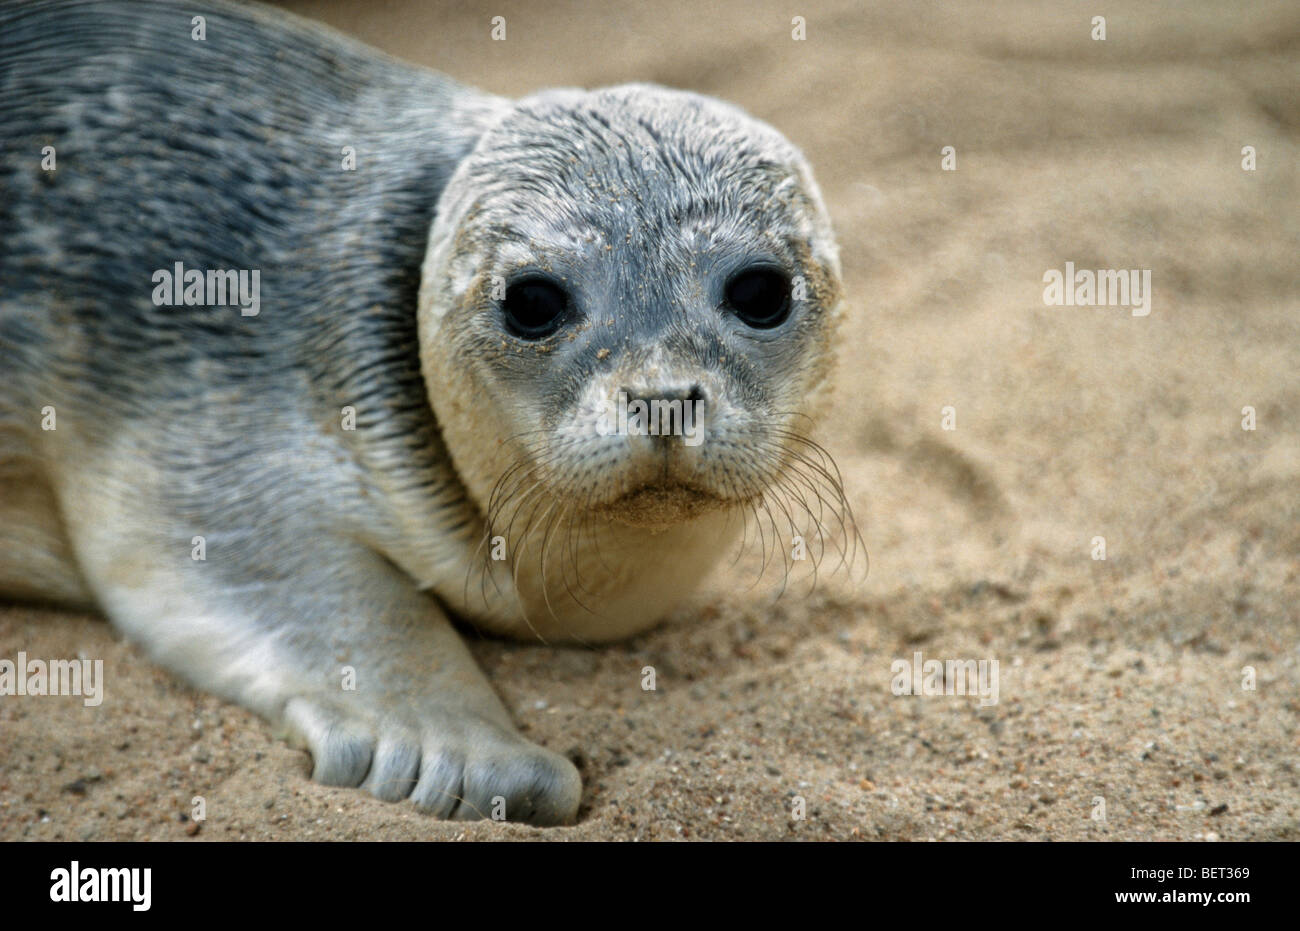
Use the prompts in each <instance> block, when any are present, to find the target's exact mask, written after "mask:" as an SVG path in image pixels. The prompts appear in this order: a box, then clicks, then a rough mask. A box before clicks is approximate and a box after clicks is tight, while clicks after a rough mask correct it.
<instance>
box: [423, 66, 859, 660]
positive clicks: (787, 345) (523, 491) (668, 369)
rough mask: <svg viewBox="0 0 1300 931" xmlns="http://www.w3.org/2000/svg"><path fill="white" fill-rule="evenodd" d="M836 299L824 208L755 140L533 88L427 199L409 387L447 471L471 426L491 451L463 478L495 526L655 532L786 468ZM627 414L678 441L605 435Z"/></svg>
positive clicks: (728, 124)
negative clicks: (671, 431) (413, 382)
mask: <svg viewBox="0 0 1300 931" xmlns="http://www.w3.org/2000/svg"><path fill="white" fill-rule="evenodd" d="M838 300H839V285H838V260H837V254H836V248H835V244H834V240H833V237H832V235H831V232H830V224H829V221H828V219H827V215H826V211H825V209H824V207H823V206H822V204H821V200H820V196H819V193H818V191H817V188H816V186H815V184H814V182H813V181H812V178H811V174H810V172H809V170H808V168H807V165H806V163H805V162H804V160H803V158H802V156H801V155H800V154H799V153H798V151H797V150H795V149H794V147H793V146H791V145H790V144H789V143H788V142H787V141H786V140H785V139H783V138H782V137H781V136H780V135H779V134H778V133H776V132H775V131H774V130H772V129H771V128H769V127H767V126H765V125H763V124H761V123H759V122H757V121H756V120H753V119H752V118H750V117H748V116H746V115H744V114H743V113H741V112H740V111H738V110H736V109H735V108H733V107H731V106H728V105H726V104H723V103H721V102H719V101H715V100H710V99H708V98H704V97H701V96H699V95H695V94H689V93H683V92H678V91H671V90H667V89H665V88H660V87H652V86H648V85H628V86H622V87H614V88H609V89H605V90H599V91H594V92H589V93H584V92H578V91H552V92H547V93H543V94H539V95H536V96H534V97H530V98H526V99H524V100H522V101H520V102H519V103H518V104H516V105H515V106H514V107H513V108H512V110H511V111H510V112H509V114H508V115H507V116H506V117H505V118H503V119H502V120H500V121H499V122H498V123H496V124H495V125H494V126H493V127H492V128H491V129H489V130H488V131H487V132H485V133H484V135H483V137H482V138H481V139H480V141H479V143H478V145H477V146H476V148H475V149H474V151H472V152H471V153H470V154H469V155H468V156H467V157H466V158H465V160H464V161H463V162H462V163H461V164H460V166H459V167H458V169H457V171H456V173H455V174H454V175H453V177H452V179H451V181H450V183H449V184H448V188H447V190H446V192H444V195H443V198H442V201H441V204H440V210H439V216H438V218H437V220H436V221H435V224H434V227H433V230H432V235H431V240H430V249H429V254H428V257H427V259H426V261H425V266H424V274H423V285H422V289H421V299H420V330H421V334H420V335H421V352H422V362H423V371H424V374H425V378H426V380H427V381H428V384H429V397H430V400H431V403H432V405H433V407H434V410H435V412H436V414H437V416H438V420H439V423H440V425H441V427H442V430H443V433H444V436H446V437H447V438H448V445H449V448H450V450H451V454H452V457H453V459H457V460H459V457H460V455H461V452H462V450H466V449H475V450H477V449H479V448H480V447H482V446H483V444H482V442H481V441H479V440H476V439H474V437H476V436H480V435H481V434H482V433H483V432H484V431H485V429H486V432H487V433H488V434H489V435H491V436H493V437H496V438H497V439H498V440H499V441H500V442H499V444H498V446H497V448H494V449H492V450H491V456H492V457H493V458H494V459H495V460H497V461H499V460H500V459H501V458H504V459H506V460H507V462H508V463H509V465H508V468H507V469H506V470H505V471H504V472H503V470H502V469H501V468H500V467H497V468H495V469H493V468H489V467H486V463H483V464H479V463H465V464H463V465H461V466H460V467H459V468H458V473H459V474H460V475H461V476H462V480H464V481H465V482H466V485H467V487H468V488H469V490H470V492H471V493H472V494H473V495H474V497H475V499H476V500H477V501H478V502H479V503H480V505H481V506H482V507H483V510H484V511H485V512H486V513H487V514H488V519H489V523H490V524H491V525H492V526H494V527H501V528H504V527H508V526H511V525H512V522H513V525H514V526H515V527H519V526H521V525H524V524H526V523H527V522H528V517H529V514H530V513H531V512H532V510H534V509H536V508H537V507H538V505H539V503H540V502H559V504H557V505H555V507H554V509H553V510H552V511H551V512H550V514H549V517H548V518H546V519H547V520H550V521H554V522H555V524H557V525H558V526H561V527H564V526H566V525H571V524H575V523H577V524H582V523H583V522H584V521H586V520H588V519H595V520H600V521H604V522H610V521H613V522H616V523H622V524H626V525H631V526H634V527H643V528H652V529H653V528H658V529H662V528H665V527H669V526H679V525H682V524H683V523H686V522H690V521H693V520H695V519H696V518H699V517H701V516H703V515H707V514H711V513H714V512H718V511H723V510H728V509H732V510H734V509H735V508H738V507H742V506H746V505H748V504H750V503H751V502H753V501H754V500H755V499H757V498H759V497H760V496H761V495H762V494H763V493H764V492H765V491H768V492H770V491H771V490H772V489H773V486H774V485H776V484H777V482H778V481H779V479H780V477H781V476H782V475H783V473H785V472H786V471H787V470H788V469H789V467H790V462H791V459H792V457H794V456H797V455H799V454H800V453H801V450H800V449H799V447H798V444H799V442H800V439H799V435H798V431H797V430H796V420H797V419H798V418H800V417H802V416H804V414H805V411H806V409H807V402H808V399H809V396H810V395H811V394H812V393H813V391H814V389H815V388H816V387H818V384H819V382H821V381H822V380H823V379H824V377H825V374H826V368H827V360H828V359H829V357H830V355H831V351H830V346H829V339H830V334H831V331H832V325H833V322H834V315H835V312H836V308H837V304H838ZM467 394H468V395H469V396H471V397H472V398H474V399H475V400H474V403H473V404H472V405H466V404H463V403H460V401H461V399H463V398H464V397H465V396H466V395H467ZM447 397H455V398H456V399H457V402H458V403H455V404H443V403H441V402H442V399H444V398H447ZM637 399H640V400H643V401H644V402H645V404H646V406H647V407H648V408H650V411H649V412H650V413H653V411H654V408H653V407H652V405H680V406H681V410H682V415H683V416H682V417H681V418H680V420H676V419H674V420H673V423H674V425H680V426H681V427H682V429H681V430H680V431H679V433H681V434H689V435H684V436H683V435H679V436H670V435H629V434H635V433H636V431H620V430H609V429H606V428H605V427H606V425H607V422H608V421H609V419H610V415H609V412H610V411H611V410H614V411H621V410H622V409H623V408H624V407H625V406H627V405H628V404H629V403H635V401H636V400H637ZM670 414H671V415H672V417H673V418H676V416H677V409H676V407H675V406H674V407H672V409H671V411H670ZM651 419H652V420H653V418H651ZM489 425H490V426H489ZM692 431H693V432H692ZM692 440H695V442H692ZM521 509H522V510H523V511H524V512H525V514H524V515H523V516H520V514H519V511H520V510H521ZM537 517H538V519H539V520H541V519H542V518H541V517H540V512H539V514H538V515H537ZM645 545H646V547H647V548H651V547H653V544H645ZM688 575H689V573H688ZM553 610H554V609H553V606H552V607H550V608H548V611H547V612H546V613H551V612H553ZM489 623H490V621H489ZM623 632H626V631H623ZM588 635H591V636H599V633H598V632H588Z"/></svg>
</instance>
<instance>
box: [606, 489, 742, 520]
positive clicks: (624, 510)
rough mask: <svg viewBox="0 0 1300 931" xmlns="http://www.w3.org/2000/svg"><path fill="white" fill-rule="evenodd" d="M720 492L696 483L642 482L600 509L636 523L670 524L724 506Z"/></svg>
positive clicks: (610, 514)
mask: <svg viewBox="0 0 1300 931" xmlns="http://www.w3.org/2000/svg"><path fill="white" fill-rule="evenodd" d="M726 505H727V502H726V501H724V500H723V499H722V498H719V497H718V496H717V495H715V494H713V493H711V492H708V491H704V490H703V489H700V488H697V487H695V486H693V485H685V484H678V483H674V484H669V485H664V484H658V485H642V486H640V487H639V488H634V489H632V490H631V491H629V492H626V493H624V494H622V495H619V496H618V497H617V498H615V499H614V500H612V501H609V502H607V503H605V504H602V505H601V506H600V507H599V508H598V510H599V511H600V512H601V513H603V514H606V515H607V516H609V517H610V518H612V519H613V520H616V521H618V522H619V523H622V524H628V525H630V526H633V527H667V526H670V525H672V524H680V523H684V522H686V521H688V520H692V519H693V518H696V517H699V516H701V515H703V514H707V513H709V512H711V511H716V510H718V509H719V508H721V507H725V506H726Z"/></svg>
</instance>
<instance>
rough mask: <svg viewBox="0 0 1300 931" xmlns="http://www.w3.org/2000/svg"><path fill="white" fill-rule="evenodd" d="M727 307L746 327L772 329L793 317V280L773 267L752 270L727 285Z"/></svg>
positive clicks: (744, 272) (734, 278) (737, 276)
mask: <svg viewBox="0 0 1300 931" xmlns="http://www.w3.org/2000/svg"><path fill="white" fill-rule="evenodd" d="M727 305H728V306H729V307H730V308H731V309H732V310H733V311H734V312H735V314H736V316H737V317H739V318H740V319H741V320H742V321H743V322H744V323H745V325H746V326H751V327H753V328H754V329H756V330H770V329H772V328H773V327H776V326H780V325H781V324H782V323H784V322H785V319H786V317H788V316H790V280H789V279H788V278H786V276H785V275H784V274H782V273H781V272H779V271H775V270H774V269H770V268H751V269H749V270H747V271H742V272H741V273H740V274H738V275H736V276H735V277H733V278H732V279H731V280H730V281H729V282H727Z"/></svg>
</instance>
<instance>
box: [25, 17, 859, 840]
mask: <svg viewBox="0 0 1300 931" xmlns="http://www.w3.org/2000/svg"><path fill="white" fill-rule="evenodd" d="M196 15H201V16H203V17H204V20H205V36H204V37H203V38H202V39H198V38H195V36H194V28H195V27H194V22H193V17H194V16H196ZM0 138H3V139H4V140H5V147H4V150H3V153H2V154H0V237H2V243H3V245H2V247H0V372H3V386H2V387H0V594H6V595H10V596H17V597H36V598H43V599H48V600H53V601H60V602H64V603H68V604H76V605H83V606H95V607H97V608H99V609H101V610H103V611H104V612H105V613H106V614H107V615H108V617H109V618H110V620H111V621H112V622H113V623H114V625H115V626H116V627H117V628H118V629H119V630H121V631H122V632H123V633H124V634H125V635H126V636H128V637H130V638H131V639H133V640H135V641H137V642H139V643H141V644H142V645H144V647H145V648H146V649H147V650H148V651H149V652H150V654H151V655H152V656H153V657H154V658H155V659H156V660H157V661H158V662H160V663H161V664H163V665H165V666H167V667H168V668H170V669H172V670H174V671H175V672H176V673H178V674H180V675H182V676H184V677H186V678H187V679H188V680H190V681H191V682H193V683H195V684H196V685H198V686H200V687H202V688H206V689H209V690H212V691H214V692H217V693H219V694H222V695H223V696H226V697H228V698H230V699H231V700H234V701H237V702H239V703H241V704H244V705H246V706H247V707H250V708H252V709H254V710H256V711H257V712H259V713H261V714H262V715H264V716H266V717H267V718H268V719H270V720H271V721H273V722H275V723H276V724H278V725H279V726H280V727H281V728H282V730H283V731H284V732H285V733H286V735H287V736H288V737H290V738H291V739H293V740H295V741H297V742H298V743H300V744H301V745H303V746H305V747H306V748H307V749H309V750H310V751H311V753H312V756H313V760H314V776H315V778H317V779H319V780H321V781H323V782H326V783H329V784H336V785H362V786H364V787H366V788H368V789H369V790H370V791H371V792H373V793H374V794H375V795H377V796H379V797H380V798H385V799H390V800H396V799H401V798H407V797H410V798H412V799H413V800H414V801H415V803H416V804H417V805H419V806H420V807H422V808H424V809H427V810H429V811H431V812H433V813H435V814H437V815H439V816H443V817H457V818H478V817H484V816H487V815H488V814H489V813H491V812H492V811H493V810H494V808H496V807H497V806H498V805H499V804H504V812H505V815H506V817H508V818H510V819H512V820H524V821H530V822H533V823H538V824H555V823H563V822H566V821H569V820H571V819H572V818H573V817H574V815H575V814H576V810H577V805H578V800H579V796H580V791H581V785H580V780H579V777H578V774H577V772H576V770H575V769H574V767H573V766H572V764H571V763H570V762H569V761H568V760H566V759H564V758H562V757H560V756H558V755H556V754H554V753H552V752H550V751H548V750H545V749H543V748H541V747H538V746H536V745H534V744H532V743H530V742H528V741H526V740H525V739H523V738H522V737H521V736H519V735H518V733H517V732H516V730H515V728H514V726H513V724H512V723H511V721H510V719H509V716H508V714H507V712H506V711H505V709H504V707H503V706H502V705H501V703H500V701H499V700H498V699H497V697H496V696H495V695H494V693H493V692H492V690H491V688H490V686H489V685H488V684H487V682H486V680H485V679H484V677H483V676H482V675H481V673H480V672H479V671H478V670H477V669H476V668H475V666H474V664H473V662H472V659H471V658H470V656H469V654H468V651H467V650H466V649H465V647H464V645H463V643H462V642H461V641H460V639H459V637H458V635H457V634H456V633H455V631H454V630H453V628H452V627H451V625H450V624H449V622H448V615H449V614H450V615H452V616H459V617H462V618H464V619H466V620H468V621H470V622H472V623H473V624H475V625H476V626H481V627H485V628H487V629H491V630H494V631H497V632H501V633H505V634H512V635H518V636H525V637H529V636H540V637H542V638H544V639H546V640H552V639H554V640H570V641H578V642H595V641H601V640H609V639H613V638H616V637H621V636H626V635H627V634H630V633H632V632H635V631H637V630H640V629H644V628H645V627H646V626H648V625H649V624H651V623H653V622H654V621H656V620H658V619H659V618H661V617H662V616H663V615H664V613H665V612H666V611H668V610H669V609H671V607H672V605H673V604H675V603H676V601H677V600H678V599H679V598H680V597H681V596H682V595H684V594H685V593H687V592H689V591H690V589H691V587H692V586H693V585H694V584H695V583H696V582H697V581H698V580H699V579H700V578H701V577H702V576H703V575H704V574H705V573H706V572H707V571H708V569H709V568H710V567H711V565H712V564H713V562H714V561H715V560H716V559H717V558H718V556H720V555H721V554H722V553H723V552H725V551H726V549H727V544H728V542H729V541H732V540H734V539H735V537H736V535H737V534H738V533H739V532H741V531H742V529H743V526H744V520H743V519H742V518H743V517H744V516H745V515H746V514H748V513H750V512H752V513H753V514H754V515H755V516H757V515H758V511H757V509H756V507H755V502H756V501H759V500H760V499H761V498H762V496H763V495H764V494H765V493H766V494H768V495H771V494H774V493H777V492H779V490H780V489H782V488H785V489H787V490H788V489H789V488H790V487H791V486H792V485H794V484H796V483H797V481H799V480H802V481H803V482H804V483H805V484H806V485H808V486H809V487H812V486H813V485H815V482H816V481H817V480H819V479H816V478H815V472H814V470H812V469H811V468H810V467H809V468H804V469H803V470H802V471H801V470H800V468H799V465H800V463H803V464H804V465H808V463H809V462H810V460H809V458H808V455H807V453H806V451H804V450H803V449H802V448H801V447H800V446H799V445H798V442H799V440H798V437H797V435H796V434H795V432H794V431H793V428H792V424H793V423H794V419H795V418H798V417H801V416H803V414H804V412H805V411H806V408H807V403H808V398H809V396H810V395H811V394H812V393H813V392H814V390H815V389H816V387H817V385H818V384H819V383H820V382H821V381H822V380H824V375H825V369H826V363H827V360H828V359H829V357H830V348H829V340H830V334H831V326H832V322H833V316H834V313H835V309H836V307H837V305H838V283H837V275H838V265H837V259H836V257H835V251H834V243H833V240H832V239H831V235H830V230H829V224H828V223H827V222H826V219H825V213H824V209H823V208H822V206H821V204H820V200H819V195H818V194H817V192H816V188H815V185H814V184H813V182H812V180H811V176H810V175H809V174H808V171H807V168H806V166H805V165H804V164H803V162H802V159H801V157H800V156H799V155H798V153H797V151H795V150H794V149H793V147H791V146H790V145H789V144H788V143H786V142H785V141H784V140H783V139H781V137H780V136H779V135H778V134H776V133H775V131H774V130H771V129H770V128H768V127H765V126H763V125H762V124H760V123H758V122H757V121H753V120H751V119H750V118H748V117H746V116H744V115H743V114H741V113H740V112H739V111H737V110H734V109H733V108H730V107H728V106H726V105H724V104H721V103H720V102H717V101H711V100H708V99H707V98H703V97H698V96H696V95H691V94H684V93H680V92H674V91H667V90H665V89H662V88H654V87H650V86H644V85H633V86H628V87H623V88H611V89H608V90H605V91H595V92H583V91H553V92H546V93H543V94H539V95H536V96H535V97H531V98H525V99H523V100H521V101H509V100H505V99H503V98H499V97H495V96H492V95H490V94H485V93H481V92H479V91H476V90H474V89H471V88H467V87H464V86H462V85H459V84H457V83H455V82H454V81H452V80H450V79H448V78H446V77H444V76H441V75H438V74H436V73H433V72H429V71H426V70H422V69H417V68H413V67H410V66H407V65H403V64H400V63H398V62H396V61H393V60H390V59H387V58H385V57H383V56H381V55H379V54H378V53H375V52H373V51H371V50H369V49H366V48H365V47H363V46H360V45H358V44H356V43H354V42H352V41H350V40H347V39H345V38H343V37H340V36H338V35H336V34H334V33H333V32H331V31H329V30H326V29H323V28H319V27H315V26H312V25H309V24H306V23H303V22H301V21H298V20H295V19H293V18H290V17H286V16H284V15H282V14H280V13H278V12H275V11H271V10H265V9H262V8H258V7H248V6H235V5H227V4H201V5H199V6H197V7H193V8H192V7H191V6H180V5H177V4H174V3H170V2H160V3H152V2H149V3H104V2H98V3H88V2H75V0H68V2H42V3H33V4H22V5H15V6H6V7H4V8H3V10H2V11H0ZM51 154H52V156H53V161H51V160H50V155H51ZM755 263H757V266H756V265H755ZM753 267H758V268H759V269H760V271H759V272H758V273H754V272H752V271H751V272H747V271H746V270H747V269H751V268H753ZM231 273H233V275H232V274H231ZM196 274H197V277H195V275H196ZM755 274H757V275H758V277H757V278H755ZM746 275H748V276H749V277H748V278H746V277H745V276H746ZM764 275H766V276H767V278H763V277H762V276H764ZM737 276H739V277H737ZM773 276H777V278H779V279H780V280H781V281H783V282H785V283H786V284H790V283H791V282H794V284H795V285H796V286H797V289H798V290H800V296H799V297H798V299H797V300H796V301H795V302H794V304H793V305H792V306H789V307H786V308H785V309H784V310H783V311H779V312H777V313H776V315H775V316H768V317H761V318H760V317H757V316H754V315H753V314H751V315H750V317H748V318H746V319H748V320H750V323H754V322H757V325H752V326H751V325H750V324H749V323H745V322H743V321H742V320H741V318H740V317H739V316H737V315H736V314H733V313H730V312H728V311H727V310H726V306H727V302H728V301H732V302H733V303H736V302H743V301H748V302H749V304H750V305H754V306H758V305H760V304H762V300H759V301H757V302H755V301H754V300H753V299H752V295H753V294H756V293H759V292H760V291H761V289H762V287H764V285H763V284H762V282H763V281H768V282H770V281H772V280H775V279H774V278H773ZM782 276H784V277H782ZM737 281H740V284H739V285H737V284H736V282H737ZM755 281H758V282H759V283H758V284H754V282H755ZM223 287H224V290H223V289H222V288H223ZM756 288H758V289H759V291H756V290H755V289H756ZM769 290H770V288H769ZM539 295H540V297H539ZM556 295H559V297H558V298H557V297H556ZM761 297H762V295H761V294H760V298H761ZM548 302H549V303H548ZM771 303H772V301H771V300H768V304H769V305H770V304H771ZM521 308H522V309H521ZM539 308H540V309H539ZM548 308H550V309H552V310H554V309H556V308H558V310H556V312H555V313H554V315H551V314H550V313H549V311H548ZM781 313H784V314H785V315H786V316H781ZM778 316H779V317H780V322H779V323H777V324H775V325H771V320H773V319H776V317H778ZM539 320H540V321H541V325H538V326H534V324H536V323H537V321H539ZM551 327H554V329H549V330H548V328H551ZM544 330H546V331H547V332H543V331H544ZM629 395H630V396H633V397H635V398H642V397H644V398H652V397H653V398H662V399H664V400H665V403H666V402H667V401H668V400H676V401H681V402H682V403H686V404H691V405H695V407H694V408H692V409H694V410H697V411H698V412H699V416H700V417H701V418H702V419H701V421H700V423H701V425H702V427H703V434H702V435H703V441H702V442H700V443H698V444H697V445H694V446H688V445H687V444H685V443H682V442H675V440H676V439H677V438H676V437H671V438H665V437H655V436H646V435H640V434H638V435H621V434H618V433H614V434H609V433H607V432H603V431H600V430H594V429H592V425H593V423H594V421H595V418H596V417H597V416H598V414H599V413H600V411H602V410H605V409H607V408H608V404H609V402H610V400H611V398H615V397H618V398H624V399H625V398H626V397H628V396H629ZM619 403H624V402H622V401H620V402H619ZM810 475H812V476H814V481H813V482H809V478H808V476H810ZM815 493H816V489H815V488H814V494H815Z"/></svg>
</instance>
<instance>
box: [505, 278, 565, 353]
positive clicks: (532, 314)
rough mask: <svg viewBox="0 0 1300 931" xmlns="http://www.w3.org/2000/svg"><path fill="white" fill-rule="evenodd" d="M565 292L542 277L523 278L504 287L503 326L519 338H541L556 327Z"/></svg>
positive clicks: (561, 314) (560, 316)
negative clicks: (504, 320) (504, 322)
mask: <svg viewBox="0 0 1300 931" xmlns="http://www.w3.org/2000/svg"><path fill="white" fill-rule="evenodd" d="M568 307H569V299H568V296H567V295H566V294H565V293H564V291H563V290H562V289H561V288H560V287H559V286H558V285H556V284H554V283H553V282H550V281H547V280H546V279H545V278H525V279H524V280H523V281H517V282H515V283H514V284H512V285H510V286H509V287H508V288H506V298H505V300H504V301H502V302H501V310H502V312H503V313H504V314H505V319H506V328H507V329H509V330H510V332H512V333H513V334H514V335H515V336H518V337H519V338H520V339H543V338H545V337H547V336H550V335H551V334H552V333H554V332H555V331H556V330H558V329H559V328H560V324H561V323H562V322H563V318H564V312H565V311H566V310H567V309H568Z"/></svg>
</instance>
